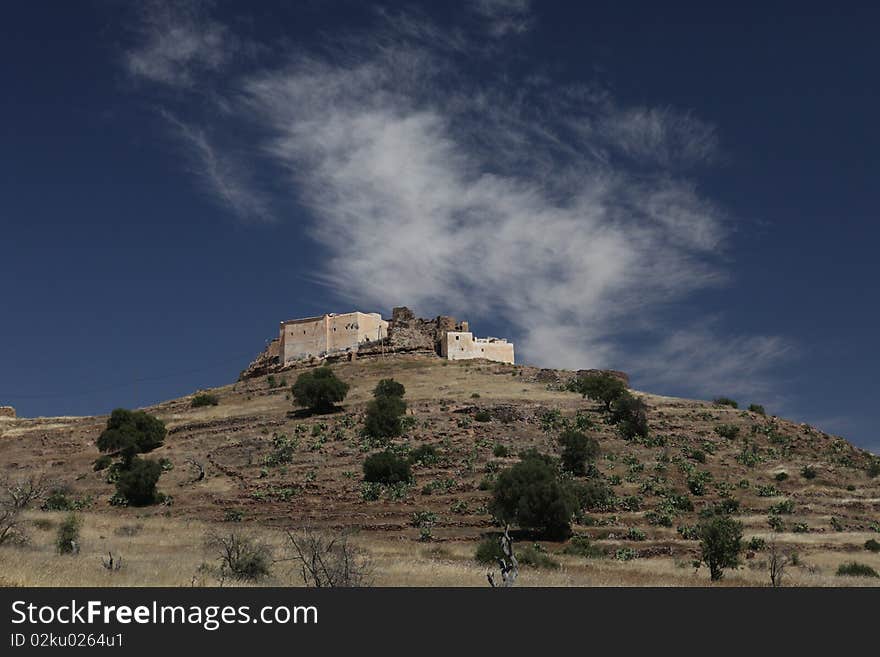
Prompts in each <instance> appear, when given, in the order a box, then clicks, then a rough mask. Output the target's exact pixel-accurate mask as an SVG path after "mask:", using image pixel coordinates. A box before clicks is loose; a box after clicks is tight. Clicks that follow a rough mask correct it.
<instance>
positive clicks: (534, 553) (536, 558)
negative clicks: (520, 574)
mask: <svg viewBox="0 0 880 657" xmlns="http://www.w3.org/2000/svg"><path fill="white" fill-rule="evenodd" d="M515 554H516V559H517V561H518V562H519V563H520V565H522V566H532V567H533V568H546V569H547V570H556V569H557V568H559V562H558V561H556V559H554V558H552V557H551V556H550V555H549V554H547V551H546V550H544V549H543V548H542V547H541V546H540V545H538V544H537V543H535V544H534V545H526V546H525V547H524V548H522V549H520V550H517V551H516V552H515Z"/></svg>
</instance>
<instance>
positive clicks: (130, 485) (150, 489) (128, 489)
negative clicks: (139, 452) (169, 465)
mask: <svg viewBox="0 0 880 657" xmlns="http://www.w3.org/2000/svg"><path fill="white" fill-rule="evenodd" d="M161 476H162V466H161V465H160V464H159V463H158V462H157V461H152V460H150V459H141V458H138V457H135V458H134V459H132V461H131V463H130V464H129V467H128V468H126V469H124V470H121V471H120V472H119V478H118V479H117V480H116V494H117V495H118V496H119V497H120V498H122V499H124V500H125V501H126V503H128V504H129V505H131V506H148V505H150V504H155V503H156V501H157V499H158V496H157V493H156V483H157V482H158V481H159V477H161Z"/></svg>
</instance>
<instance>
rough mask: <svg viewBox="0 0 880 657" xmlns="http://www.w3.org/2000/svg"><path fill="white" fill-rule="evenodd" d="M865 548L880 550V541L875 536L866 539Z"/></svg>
mask: <svg viewBox="0 0 880 657" xmlns="http://www.w3.org/2000/svg"><path fill="white" fill-rule="evenodd" d="M865 549H866V550H867V551H868V552H880V543H878V542H877V541H876V540H875V539H873V538H869V539H868V540H867V541H865Z"/></svg>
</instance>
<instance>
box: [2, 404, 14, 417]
mask: <svg viewBox="0 0 880 657" xmlns="http://www.w3.org/2000/svg"><path fill="white" fill-rule="evenodd" d="M0 417H15V409H14V408H13V407H12V406H0Z"/></svg>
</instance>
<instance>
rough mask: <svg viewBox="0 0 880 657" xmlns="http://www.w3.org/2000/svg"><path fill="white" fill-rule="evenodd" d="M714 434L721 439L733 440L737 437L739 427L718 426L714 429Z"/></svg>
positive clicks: (733, 425) (732, 425) (729, 425)
mask: <svg viewBox="0 0 880 657" xmlns="http://www.w3.org/2000/svg"><path fill="white" fill-rule="evenodd" d="M715 433H717V434H718V435H719V436H721V437H722V438H727V439H728V440H734V439H735V438H736V437H737V436H738V435H739V427H738V426H736V425H735V424H719V425H718V426H716V427H715Z"/></svg>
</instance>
